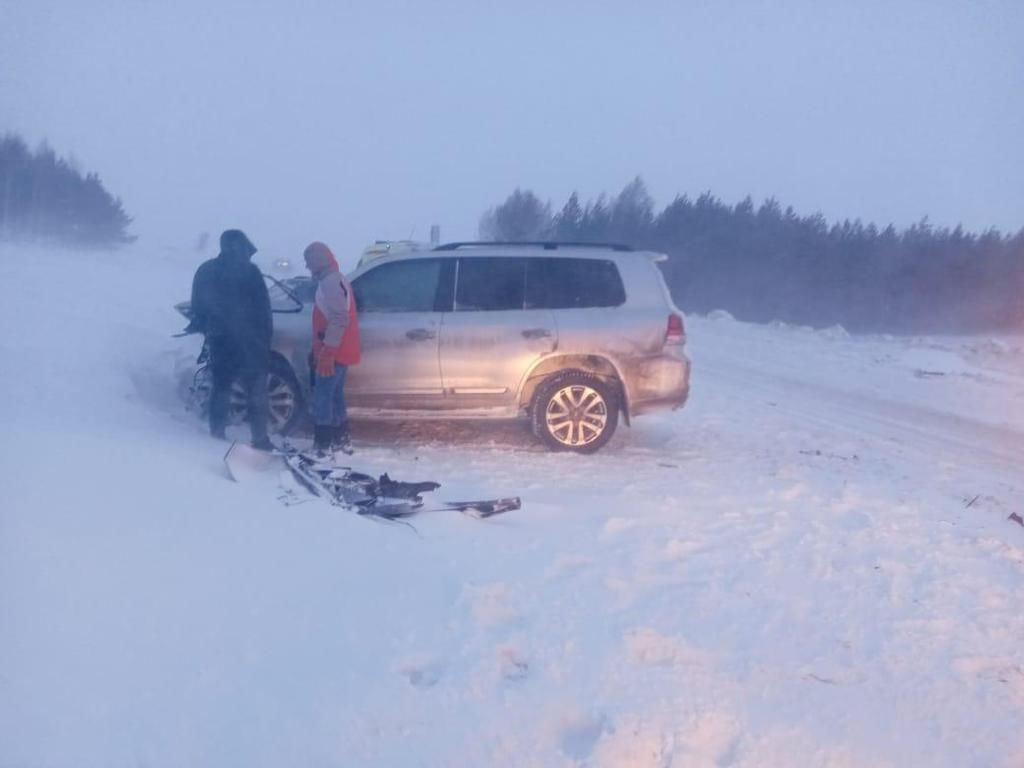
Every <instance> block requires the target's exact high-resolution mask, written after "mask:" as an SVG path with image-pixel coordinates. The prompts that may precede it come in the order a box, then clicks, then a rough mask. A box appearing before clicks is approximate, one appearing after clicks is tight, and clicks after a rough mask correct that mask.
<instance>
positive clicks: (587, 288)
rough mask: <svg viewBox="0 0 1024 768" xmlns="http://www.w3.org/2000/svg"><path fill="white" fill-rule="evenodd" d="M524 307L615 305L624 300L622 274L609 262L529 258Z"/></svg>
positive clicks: (624, 301)
mask: <svg viewBox="0 0 1024 768" xmlns="http://www.w3.org/2000/svg"><path fill="white" fill-rule="evenodd" d="M526 284H527V294H526V299H527V306H529V307H537V308H544V309H584V308H587V307H618V306H621V305H622V304H625V303H626V290H625V288H623V286H622V277H621V276H620V275H619V270H618V268H617V267H616V266H615V263H614V262H612V261H604V260H601V259H569V258H551V259H547V258H545V259H539V258H538V259H530V265H529V270H528V274H527V283H526Z"/></svg>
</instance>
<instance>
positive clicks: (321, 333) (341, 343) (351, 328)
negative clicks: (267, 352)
mask: <svg viewBox="0 0 1024 768" xmlns="http://www.w3.org/2000/svg"><path fill="white" fill-rule="evenodd" d="M304 256H305V258H306V263H307V264H308V265H309V268H310V270H311V271H312V273H313V276H314V277H315V278H316V280H317V282H318V285H317V289H316V300H315V303H314V305H313V350H314V352H317V353H318V352H319V350H320V349H321V348H322V347H323V346H324V345H327V346H328V347H333V348H334V349H335V354H334V361H335V362H336V363H338V364H339V365H356V364H357V363H358V362H359V357H360V349H359V314H358V312H357V311H356V300H355V294H354V293H353V292H352V286H351V285H350V284H349V282H348V280H347V279H346V278H345V276H344V275H343V274H342V273H341V270H340V269H338V261H337V259H335V258H334V254H333V253H331V249H330V248H328V247H327V246H326V245H324V244H323V243H319V242H317V243H311V244H310V245H309V247H307V248H306V251H305V254H304ZM334 281H337V282H334ZM339 288H340V291H339V290H338V289H339ZM342 302H343V303H342ZM339 304H341V306H339ZM339 312H343V313H344V315H343V316H344V317H346V318H347V322H345V323H344V325H343V331H342V332H341V337H340V339H339V340H338V341H336V342H335V338H336V337H337V335H338V332H339V330H340V329H339V328H338V327H337V326H335V327H333V328H332V327H330V326H331V322H330V318H331V316H332V315H337V314H338V313H339ZM338 325H340V323H339V324H338Z"/></svg>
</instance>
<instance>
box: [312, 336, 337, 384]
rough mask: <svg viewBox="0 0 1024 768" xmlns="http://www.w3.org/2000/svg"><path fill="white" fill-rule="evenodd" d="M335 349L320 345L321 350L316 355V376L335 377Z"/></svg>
mask: <svg viewBox="0 0 1024 768" xmlns="http://www.w3.org/2000/svg"><path fill="white" fill-rule="evenodd" d="M335 351H336V350H334V349H332V348H331V347H325V346H323V345H322V344H321V345H320V350H319V351H318V352H317V355H316V375H317V376H321V377H324V378H326V377H329V376H333V375H334V355H335Z"/></svg>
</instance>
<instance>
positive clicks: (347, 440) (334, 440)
mask: <svg viewBox="0 0 1024 768" xmlns="http://www.w3.org/2000/svg"><path fill="white" fill-rule="evenodd" d="M331 450H332V451H341V452H342V453H344V454H346V455H347V456H351V455H352V453H353V450H352V437H351V436H350V435H349V433H348V425H347V424H346V425H343V426H340V427H333V428H332V430H331Z"/></svg>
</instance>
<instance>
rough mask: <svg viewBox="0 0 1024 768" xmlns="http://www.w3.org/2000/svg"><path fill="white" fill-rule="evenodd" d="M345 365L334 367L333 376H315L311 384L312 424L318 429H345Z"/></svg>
mask: <svg viewBox="0 0 1024 768" xmlns="http://www.w3.org/2000/svg"><path fill="white" fill-rule="evenodd" d="M347 373H348V366H347V365H338V364H337V363H335V365H334V375H333V376H321V375H320V374H316V377H315V379H314V382H313V423H314V424H316V425H317V426H318V427H347V426H348V411H347V410H346V409H345V374H347Z"/></svg>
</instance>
